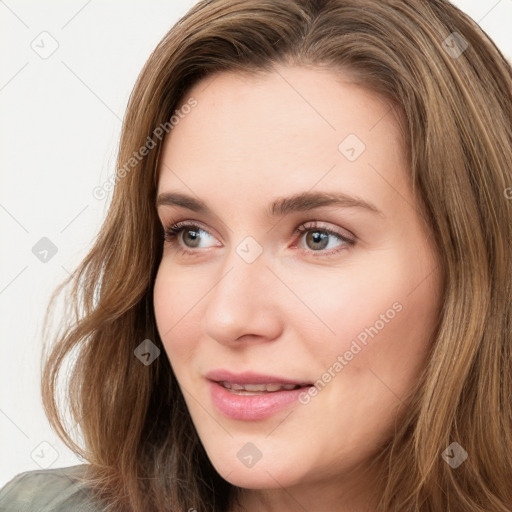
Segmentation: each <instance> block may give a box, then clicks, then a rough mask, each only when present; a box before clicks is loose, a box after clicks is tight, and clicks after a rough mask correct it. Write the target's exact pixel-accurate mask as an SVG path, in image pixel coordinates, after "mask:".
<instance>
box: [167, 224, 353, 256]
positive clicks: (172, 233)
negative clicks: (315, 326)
mask: <svg viewBox="0 0 512 512" xmlns="http://www.w3.org/2000/svg"><path fill="white" fill-rule="evenodd" d="M191 228H196V229H194V231H203V232H206V233H208V231H206V230H205V229H203V228H202V227H201V226H199V225H197V224H194V223H192V222H185V221H181V222H176V223H174V224H171V225H170V226H166V227H164V237H163V238H164V242H169V243H170V244H172V245H174V246H177V249H176V250H177V252H178V254H186V255H190V256H197V253H198V251H197V250H195V249H184V248H183V247H181V246H179V245H178V240H177V238H178V235H179V234H180V233H181V232H182V231H185V230H186V229H191ZM191 231H192V229H191ZM310 231H312V232H321V233H326V234H328V235H332V236H334V237H336V238H338V239H339V240H341V241H342V242H344V245H342V246H341V247H338V248H336V249H331V250H330V251H325V250H323V249H322V250H320V251H311V250H307V249H303V250H305V251H306V252H310V253H312V255H313V257H315V258H318V257H329V256H333V255H336V254H337V253H339V252H340V251H343V250H346V246H348V247H351V246H353V245H354V244H355V240H353V239H351V238H348V237H346V236H343V235H342V234H341V233H337V232H336V231H333V230H331V229H327V228H322V227H320V226H319V225H318V224H317V223H316V222H313V225H309V226H307V225H306V223H305V224H301V225H300V226H299V227H298V228H296V229H295V231H294V233H298V234H300V235H303V234H305V233H308V232H310Z"/></svg>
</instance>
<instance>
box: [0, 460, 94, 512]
mask: <svg viewBox="0 0 512 512" xmlns="http://www.w3.org/2000/svg"><path fill="white" fill-rule="evenodd" d="M88 467H89V465H88V464H81V465H78V466H68V467H65V468H55V469H41V470H35V471H25V472H24V473H19V474H18V475H16V476H15V477H14V478H12V479H11V480H10V481H9V482H7V484H5V485H4V487H2V489H0V511H2V512H50V511H51V512H64V511H69V510H73V511H77V512H101V511H102V510H103V508H102V507H101V506H100V504H99V502H97V501H96V499H95V498H94V496H93V494H92V492H91V490H90V489H88V488H87V487H86V486H85V485H84V484H83V483H82V481H81V478H82V477H83V476H84V474H85V472H86V471H87V468H88Z"/></svg>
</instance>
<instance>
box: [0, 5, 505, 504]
mask: <svg viewBox="0 0 512 512" xmlns="http://www.w3.org/2000/svg"><path fill="white" fill-rule="evenodd" d="M511 119H512V70H511V68H510V65H509V64H508V62H507V61H506V60H505V58H504V57H503V55H502V54H501V53H500V51H499V50H498V49H497V48H496V46H495V45H494V44H493V43H492V42H491V41H490V40H489V39H488V37H487V36H486V35H485V34H484V33H483V32H482V30H481V29H480V28H479V27H478V26H477V25H476V24H475V23H474V22H472V21H471V20H470V19H469V18H468V17H467V16H466V15H464V14H463V13H462V12H460V11H459V10H458V9H456V8H455V7H454V6H453V5H451V4H450V3H448V2H447V1H445V0H433V1H429V2H424V1H420V0H400V1H397V0H333V1H320V0H318V1H313V0H295V1H290V0H280V1H264V0H258V1H249V0H213V1H204V2H200V3H198V4H197V5H196V6H194V8H193V9H192V10H191V11H190V12H189V13H188V14H187V15H186V16H185V17H184V18H183V19H182V20H180V21H179V22H178V23H177V24H176V25H175V26H174V27H173V28H172V30H171V31H170V32H169V33H168V34H167V35H166V36H165V38H164V39H163V40H162V41H161V43H160V44H159V45H158V47H157V48H156V50H155V51H154V53H153V54H152V55H151V57H150V58H149V60H148V62H147V64H146V65H145V67H144V69H143V70H142V72H141V75H140V77H139V80H138V82H137V84H136V86H135V89H134V91H133V94H132V96H131V99H130V103H129V106H128V110H127V114H126V118H125V128H124V131H123V134H122V139H121V147H120V153H119V159H118V174H117V176H116V179H115V191H114V196H113V200H112V204H111V207H110V210H109V212H108V215H107V219H106V221H105V224H104V226H103V228H102V230H101V232H100V235H99V237H98V239H97V241H96V244H95V246H94V248H93V249H92V250H91V252H90V253H89V254H88V256H87V257H86V258H85V260H84V261H83V262H82V264H81V265H80V267H79V268H78V269H77V271H76V272H75V273H74V274H73V276H72V277H71V282H72V283H73V285H74V286H73V288H72V290H71V295H70V300H69V301H68V302H67V304H70V305H76V307H77V311H78V310H79V307H81V308H82V310H81V312H80V314H79V316H77V317H76V323H75V325H72V326H70V327H69V328H68V329H67V330H65V331H63V332H62V333H61V334H60V336H59V339H58V340H57V343H56V344H55V346H53V347H51V349H50V350H49V351H48V353H47V354H46V360H45V366H44V372H43V376H42V388H43V400H44V405H45V408H46V412H47V415H48V417H49V419H50V421H51V422H52V425H54V427H55V428H56V429H57V431H58V432H59V434H60V435H61V437H62V439H63V440H64V441H65V442H66V443H67V444H68V446H69V447H70V448H71V449H73V450H74V451H75V452H76V453H77V454H79V455H80V456H81V457H83V458H84V459H85V460H87V461H88V463H87V464H84V465H82V466H75V467H72V468H61V469H58V470H44V471H39V472H27V473H23V474H21V475H18V476H17V477H15V478H14V479H13V480H12V481H11V482H9V483H8V484H7V485H6V486H5V488H4V489H3V491H2V495H1V496H2V497H1V498H0V505H1V506H3V507H4V509H6V510H15V509H16V508H19V507H20V504H21V503H23V504H24V505H25V506H26V507H27V506H28V508H29V509H30V510H32V509H38V508H42V507H43V506H49V507H52V510H68V509H70V508H78V507H79V506H80V507H88V508H89V509H90V510H109V511H131V510H137V511H138V510H141V511H142V510H144V511H160V510H173V511H189V512H190V511H198V512H200V511H216V512H218V511H228V512H235V511H237V512H238V511H242V510H245V511H247V512H253V511H261V510H266V511H274V510H279V511H288V510H294V511H295V510H308V511H313V510H322V511H349V510H350V511H357V512H359V511H372V512H373V511H382V512H389V511H400V512H405V511H425V512H426V511H429V512H434V511H439V510H451V511H463V510H464V511H468V510H471V511H482V512H483V511H486V512H489V511H496V512H497V511H501V512H504V511H509V510H511V509H512V486H511V485H510V482H511V478H512V457H511V454H512V408H511V402H510V396H511V395H512V372H511V369H512V353H511V351H512V343H511V301H510V297H511V290H510V275H512V258H511V254H512V253H511V240H512V203H511V201H510V196H511V194H510V190H511V189H510V187H511V186H512V173H511V169H512V149H511V148H512V122H511ZM316 245H319V247H316ZM64 284H66V283H64ZM61 289H62V286H61V287H59V288H58V289H57V291H60V290H61ZM52 302H53V299H52ZM79 305H80V306H79ZM70 308H71V306H70ZM71 314H72V313H71V309H70V310H69V316H68V318H70V317H71V316H70V315H71ZM73 349H78V350H79V353H78V357H77V361H76V363H75V364H74V369H73V374H72V376H71V379H70V384H69V390H70V393H69V395H70V406H71V411H72V414H73V418H74V420H75V422H79V424H80V427H81V429H82V432H83V447H81V446H78V445H77V444H76V443H75V442H74V441H73V440H72V439H71V437H70V436H69V434H68V433H67V432H66V427H65V426H64V423H63V422H62V416H61V415H60V413H59V411H58V408H57V404H56V399H55V397H56V390H55V386H56V379H57V376H58V373H59V370H60V368H61V366H62V361H63V358H65V357H66V355H68V354H69V353H70V352H71V351H72V350H73ZM30 507H32V508H30Z"/></svg>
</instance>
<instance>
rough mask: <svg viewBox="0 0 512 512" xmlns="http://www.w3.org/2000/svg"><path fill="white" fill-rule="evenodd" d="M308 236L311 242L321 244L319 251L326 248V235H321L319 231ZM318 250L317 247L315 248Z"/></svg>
mask: <svg viewBox="0 0 512 512" xmlns="http://www.w3.org/2000/svg"><path fill="white" fill-rule="evenodd" d="M308 236H310V237H311V238H312V239H313V242H314V243H315V244H317V243H318V242H323V243H322V245H321V247H320V249H324V248H325V247H326V246H327V238H328V235H327V233H321V232H320V231H312V232H311V233H310V234H309V235H308ZM316 248H317V249H318V247H316Z"/></svg>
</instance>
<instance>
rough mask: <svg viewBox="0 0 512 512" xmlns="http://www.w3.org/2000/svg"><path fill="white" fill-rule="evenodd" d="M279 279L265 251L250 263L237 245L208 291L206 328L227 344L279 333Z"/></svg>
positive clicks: (214, 336) (280, 318) (263, 337)
mask: <svg viewBox="0 0 512 512" xmlns="http://www.w3.org/2000/svg"><path fill="white" fill-rule="evenodd" d="M279 284H280V283H279V280H278V279H277V278H276V276H275V274H274V273H272V272H271V271H270V269H269V268H268V267H267V262H266V259H265V258H264V256H263V254H262V255H260V256H259V257H258V258H257V259H256V260H255V261H253V262H251V263H248V262H246V261H244V260H243V258H241V257H240V256H239V255H238V254H237V253H236V251H235V249H233V251H232V254H230V256H229V258H228V259H227V260H226V261H225V265H223V267H222V272H219V277H218V278H217V279H216V281H215V284H214V286H213V289H212V290H211V292H210V293H209V294H208V295H207V297H206V298H205V300H207V301H208V302H207V306H206V311H205V313H204V315H203V317H202V322H203V332H204V333H205V334H206V336H208V337H209V338H210V339H213V340H215V341H217V342H218V343H221V344H223V345H231V346H236V345H237V344H239V343H240V342H241V341H245V342H248V341H252V342H257V343H261V342H265V341H271V340H274V339H276V338H278V337H279V335H280V333H281V331H282V317H283V315H282V314H280V312H281V313H282V310H281V308H280V305H279V297H282V291H281V293H279V292H280V290H279V289H278V287H279Z"/></svg>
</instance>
